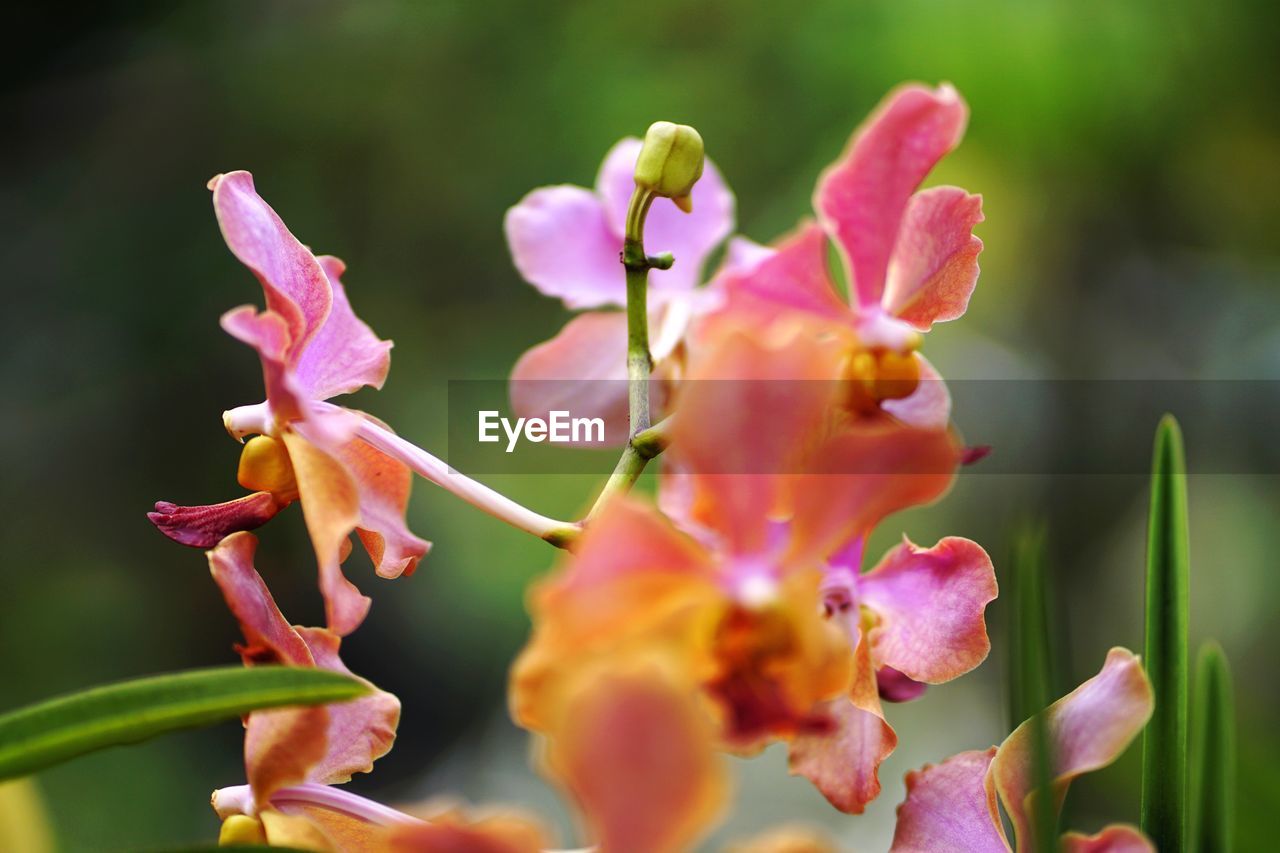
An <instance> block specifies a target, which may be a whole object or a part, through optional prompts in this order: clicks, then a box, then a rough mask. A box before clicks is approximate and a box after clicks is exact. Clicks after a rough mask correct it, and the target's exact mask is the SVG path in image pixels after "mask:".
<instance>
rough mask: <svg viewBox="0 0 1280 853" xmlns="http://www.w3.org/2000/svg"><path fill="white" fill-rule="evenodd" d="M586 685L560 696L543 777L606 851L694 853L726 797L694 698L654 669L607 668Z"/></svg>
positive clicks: (586, 680)
mask: <svg viewBox="0 0 1280 853" xmlns="http://www.w3.org/2000/svg"><path fill="white" fill-rule="evenodd" d="M590 676H591V677H583V678H581V679H579V680H578V682H577V684H576V685H575V687H574V688H573V690H572V691H571V693H570V694H569V695H568V696H566V701H565V705H564V708H563V712H562V713H563V717H562V720H563V724H562V725H561V726H559V727H558V730H559V736H558V737H556V738H554V739H553V740H552V741H551V742H550V744H549V745H548V750H547V754H546V769H547V771H548V773H549V774H550V775H551V776H552V777H553V778H555V779H557V780H559V781H560V782H561V783H562V784H563V785H564V786H565V787H566V788H567V789H568V791H569V792H570V793H571V794H572V795H573V798H574V799H575V800H576V801H577V804H578V807H579V809H580V810H581V812H582V815H583V818H584V822H585V823H586V825H587V827H588V830H589V833H590V835H591V836H592V838H593V840H594V841H595V842H596V843H597V844H598V845H599V847H600V848H601V849H602V850H610V851H619V853H627V851H634V852H635V853H641V851H643V853H675V851H681V850H688V849H691V848H692V846H693V843H694V842H695V841H696V840H697V839H698V838H699V837H700V836H701V835H703V833H704V832H705V831H706V829H707V827H708V825H709V824H710V823H712V822H713V821H714V820H715V819H716V818H717V817H718V815H719V812H720V809H721V807H722V805H723V803H724V801H725V799H726V796H725V795H726V788H727V781H726V779H725V773H724V768H723V767H722V766H721V765H720V763H719V761H718V760H717V758H716V756H715V754H714V752H713V750H712V733H711V731H710V728H709V725H708V721H707V720H706V719H705V718H704V716H703V714H702V712H701V709H700V708H699V706H698V700H697V697H696V692H695V691H693V690H692V689H691V688H690V686H689V685H683V684H681V683H680V681H679V680H677V679H674V678H673V677H671V676H670V674H669V673H667V672H665V671H663V670H662V669H661V668H659V667H657V666H649V665H640V666H636V665H632V666H630V667H622V668H620V667H618V665H617V664H616V662H611V663H610V664H609V665H608V666H606V667H601V670H600V671H598V672H596V673H591V674H590Z"/></svg>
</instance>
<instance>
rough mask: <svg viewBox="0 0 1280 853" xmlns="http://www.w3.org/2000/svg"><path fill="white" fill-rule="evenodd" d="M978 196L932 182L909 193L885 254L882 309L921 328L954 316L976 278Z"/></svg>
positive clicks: (962, 307)
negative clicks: (894, 240) (892, 243)
mask: <svg viewBox="0 0 1280 853" xmlns="http://www.w3.org/2000/svg"><path fill="white" fill-rule="evenodd" d="M981 221H982V196H978V195H970V194H969V193H967V192H965V191H964V190H962V189H960V188H959V187H934V188H932V189H927V190H922V191H920V192H918V193H916V194H915V195H914V196H912V197H911V201H910V202H909V203H908V204H907V212H906V215H905V216H904V218H903V221H902V230H901V231H900V232H899V234H898V242H897V244H896V245H895V246H894V250H893V256H892V257H891V258H890V259H889V271H888V277H887V281H886V283H885V288H884V309H885V310H886V311H888V312H889V313H890V314H893V315H894V316H896V317H898V318H900V319H902V320H906V321H907V322H908V323H910V324H911V325H913V326H915V327H916V328H917V329H919V330H921V331H928V330H929V328H930V327H932V326H933V324H934V323H939V322H942V321H944V320H954V319H956V318H957V317H959V316H961V315H962V314H964V311H965V309H966V308H967V307H969V297H970V296H972V295H973V288H974V285H976V284H977V283H978V254H979V253H980V252H981V251H982V241H981V240H979V239H978V238H977V237H975V236H974V234H973V227H974V226H975V225H977V224H978V223H979V222H981Z"/></svg>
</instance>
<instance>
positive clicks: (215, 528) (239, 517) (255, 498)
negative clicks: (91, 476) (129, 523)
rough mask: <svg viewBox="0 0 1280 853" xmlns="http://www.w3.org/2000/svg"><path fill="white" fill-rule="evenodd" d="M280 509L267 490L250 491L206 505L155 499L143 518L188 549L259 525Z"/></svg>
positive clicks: (217, 541)
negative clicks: (145, 517)
mask: <svg viewBox="0 0 1280 853" xmlns="http://www.w3.org/2000/svg"><path fill="white" fill-rule="evenodd" d="M280 509H281V504H280V503H279V502H278V501H277V500H276V499H275V498H274V497H273V496H272V495H271V493H270V492H254V493H253V494H251V495H245V496H244V497H242V498H237V499H235V500H233V501H226V502H225V503H220V504H211V505H208V506H178V505H177V504H175V503H170V502H169V501H157V502H156V508H155V512H149V513H147V519H148V520H149V521H150V522H151V523H152V524H154V525H155V526H156V529H157V530H159V531H160V532H161V533H163V534H164V535H165V536H168V537H169V538H170V539H172V540H173V541H174V542H177V543H179V544H181V545H190V546H191V547H192V548H212V547H213V546H214V545H217V544H218V543H219V542H220V541H222V539H223V538H224V537H226V536H229V535H230V534H232V533H236V532H238V531H241V530H253V529H254V528H257V527H261V526H262V525H264V524H266V523H267V522H268V521H270V520H271V518H272V517H273V516H274V515H275V514H276V513H277V512H279V511H280Z"/></svg>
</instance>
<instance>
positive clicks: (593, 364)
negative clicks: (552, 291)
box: [510, 311, 630, 447]
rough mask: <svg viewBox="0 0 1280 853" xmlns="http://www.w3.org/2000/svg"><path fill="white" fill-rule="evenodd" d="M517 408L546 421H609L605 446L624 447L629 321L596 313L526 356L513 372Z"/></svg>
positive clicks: (579, 318)
mask: <svg viewBox="0 0 1280 853" xmlns="http://www.w3.org/2000/svg"><path fill="white" fill-rule="evenodd" d="M510 394H511V407H512V409H514V410H515V413H516V416H517V417H522V418H546V417H547V416H548V413H549V412H552V411H568V412H572V413H573V416H574V417H585V418H603V419H604V423H605V431H604V438H605V442H606V443H607V444H608V445H610V446H613V447H617V446H620V445H622V444H624V443H625V442H626V440H627V437H628V435H629V434H630V429H629V424H628V414H627V316H626V315H625V314H623V313H622V312H620V311H591V312H587V313H585V314H580V315H578V316H577V317H574V318H573V319H572V320H570V321H569V322H568V323H567V324H566V325H565V327H564V328H563V329H561V330H560V333H559V334H557V335H556V336H555V337H554V338H552V339H551V340H549V341H544V342H543V343H540V344H538V345H537V346H535V347H533V348H532V349H530V350H528V351H526V352H525V354H524V355H522V356H520V360H519V361H517V362H516V366H515V368H514V369H513V370H512V371H511V384H510Z"/></svg>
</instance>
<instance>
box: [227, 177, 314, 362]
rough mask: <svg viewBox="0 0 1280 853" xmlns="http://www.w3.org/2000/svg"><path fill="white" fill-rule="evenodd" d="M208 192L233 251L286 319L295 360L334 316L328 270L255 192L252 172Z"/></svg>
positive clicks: (271, 307) (270, 307) (269, 303)
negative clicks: (326, 275) (211, 196)
mask: <svg viewBox="0 0 1280 853" xmlns="http://www.w3.org/2000/svg"><path fill="white" fill-rule="evenodd" d="M209 189H211V190H213V209H214V213H215V214H216V215H217V217H218V225H219V226H220V227H221V229H222V236H223V237H224V238H225V239H226V241H227V246H228V248H230V249H231V251H232V253H233V254H234V255H235V256H236V257H237V258H239V260H240V262H241V263H242V264H244V265H245V266H247V267H248V268H249V269H250V270H252V271H253V274H254V275H255V276H257V277H258V281H260V282H261V283H262V289H263V291H264V293H265V294H266V299H267V308H268V310H270V311H273V312H275V313H276V314H279V315H280V316H281V317H282V318H284V321H285V324H286V327H287V329H288V334H289V346H288V352H287V353H286V356H287V358H288V359H289V360H290V361H292V360H296V359H297V358H298V357H299V356H300V355H301V353H302V351H303V350H304V349H305V348H306V346H307V344H308V343H309V342H310V341H311V339H312V337H314V336H315V334H316V333H317V332H319V330H320V327H321V326H323V325H324V322H325V320H326V318H328V316H329V309H330V306H331V305H332V302H333V297H332V293H331V291H330V289H329V281H328V279H327V278H326V277H325V274H324V271H323V270H322V269H321V268H320V264H319V263H318V262H317V261H316V259H315V256H314V255H312V254H311V250H310V249H308V248H307V247H306V246H304V245H303V244H302V243H300V242H298V239H297V238H296V237H294V236H293V234H291V233H289V229H288V228H286V227H285V224H284V222H283V221H281V219H280V217H279V216H277V215H276V212H275V211H274V210H272V209H271V207H270V206H269V205H268V204H267V203H266V202H265V201H263V200H262V198H261V197H260V196H259V195H258V193H257V192H256V191H255V190H254V187H253V176H252V175H250V174H249V173H248V172H229V173H228V174H225V175H217V176H216V177H214V178H213V180H211V181H210V182H209Z"/></svg>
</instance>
